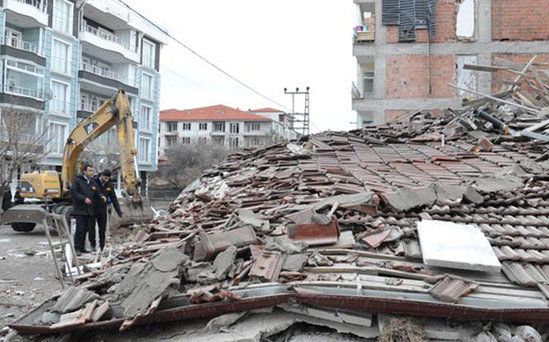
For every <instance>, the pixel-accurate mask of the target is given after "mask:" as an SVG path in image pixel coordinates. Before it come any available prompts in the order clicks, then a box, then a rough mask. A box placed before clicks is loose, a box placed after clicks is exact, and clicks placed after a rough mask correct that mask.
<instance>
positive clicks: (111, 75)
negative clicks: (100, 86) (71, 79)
mask: <svg viewBox="0 0 549 342" xmlns="http://www.w3.org/2000/svg"><path fill="white" fill-rule="evenodd" d="M80 70H83V71H87V72H91V73H92V74H94V75H97V76H101V77H105V78H108V79H111V80H116V81H120V82H123V81H122V79H121V78H120V75H119V74H118V73H117V72H114V71H111V70H106V69H103V68H100V67H98V66H96V65H91V64H89V63H84V62H82V63H81V64H80ZM124 83H126V82H124Z"/></svg>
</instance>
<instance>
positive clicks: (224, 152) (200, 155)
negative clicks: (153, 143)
mask: <svg viewBox="0 0 549 342" xmlns="http://www.w3.org/2000/svg"><path fill="white" fill-rule="evenodd" d="M231 152H233V150H231V149H228V148H227V147H225V146H224V145H218V144H211V143H209V144H191V145H183V144H181V145H175V146H173V147H171V148H170V149H168V150H166V152H165V157H166V159H167V164H166V165H160V166H159V167H158V171H157V172H155V173H153V174H152V177H151V180H150V182H151V184H155V185H157V186H159V187H167V188H170V189H178V190H182V189H184V188H185V187H186V186H187V185H188V184H190V183H191V182H192V181H194V180H195V179H196V178H198V177H200V176H201V175H202V173H203V172H204V171H205V170H207V169H208V168H210V167H212V166H213V165H214V164H217V163H219V162H221V161H223V160H224V159H225V158H227V156H228V155H229V154H230V153H231Z"/></svg>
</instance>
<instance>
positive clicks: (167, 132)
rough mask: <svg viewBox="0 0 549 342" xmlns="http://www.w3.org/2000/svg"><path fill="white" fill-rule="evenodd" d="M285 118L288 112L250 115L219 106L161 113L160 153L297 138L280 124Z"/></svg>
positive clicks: (242, 145)
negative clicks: (196, 146) (184, 146)
mask: <svg viewBox="0 0 549 342" xmlns="http://www.w3.org/2000/svg"><path fill="white" fill-rule="evenodd" d="M254 112H255V113H263V114H264V115H259V114H254ZM271 117H272V118H271ZM281 118H282V120H285V113H283V112H281V111H277V110H275V109H272V108H263V109H259V110H256V111H248V112H246V111H242V110H240V109H236V108H231V107H228V106H224V105H216V106H209V107H201V108H194V109H185V110H177V109H167V110H163V111H161V112H160V139H159V146H160V151H161V153H162V154H163V153H164V151H165V150H166V149H169V148H170V147H172V146H175V145H177V144H187V145H189V144H205V143H213V144H220V145H225V146H227V147H229V148H238V147H258V146H263V145H266V144H269V143H271V142H273V141H275V140H277V139H280V138H285V139H292V138H295V133H294V132H293V131H291V130H290V129H289V128H288V127H287V126H284V125H283V124H282V123H281V122H280V121H279V120H280V119H281Z"/></svg>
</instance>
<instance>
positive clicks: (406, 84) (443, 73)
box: [385, 55, 456, 99]
mask: <svg viewBox="0 0 549 342" xmlns="http://www.w3.org/2000/svg"><path fill="white" fill-rule="evenodd" d="M429 59H430V61H429ZM455 69H456V68H455V56H453V55H440V56H431V57H430V58H429V56H427V55H393V56H387V78H386V83H385V84H386V90H385V93H386V97H387V98H395V99H403V98H425V97H427V98H437V97H438V98H446V97H453V96H454V95H455V92H454V91H453V89H452V88H450V87H448V86H447V84H448V83H449V82H453V81H454V78H455ZM429 78H431V80H429Z"/></svg>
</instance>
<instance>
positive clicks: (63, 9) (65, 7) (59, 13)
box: [52, 0, 73, 34]
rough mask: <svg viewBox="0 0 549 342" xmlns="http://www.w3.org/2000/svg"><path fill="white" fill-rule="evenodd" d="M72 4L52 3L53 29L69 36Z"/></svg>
mask: <svg viewBox="0 0 549 342" xmlns="http://www.w3.org/2000/svg"><path fill="white" fill-rule="evenodd" d="M72 6H73V5H72V3H70V2H68V1H65V0H54V1H53V25H52V26H53V29H54V30H57V31H60V32H63V33H67V34H71V33H72V24H73V21H72Z"/></svg>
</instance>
